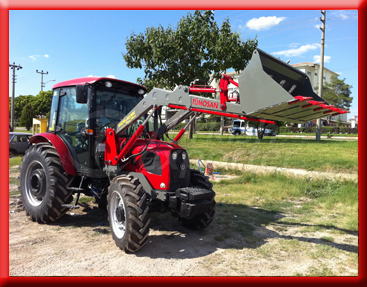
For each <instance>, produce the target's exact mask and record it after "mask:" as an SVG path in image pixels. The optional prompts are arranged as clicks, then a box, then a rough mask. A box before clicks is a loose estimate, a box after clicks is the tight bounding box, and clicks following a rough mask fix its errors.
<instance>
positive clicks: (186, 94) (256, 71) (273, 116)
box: [105, 49, 349, 165]
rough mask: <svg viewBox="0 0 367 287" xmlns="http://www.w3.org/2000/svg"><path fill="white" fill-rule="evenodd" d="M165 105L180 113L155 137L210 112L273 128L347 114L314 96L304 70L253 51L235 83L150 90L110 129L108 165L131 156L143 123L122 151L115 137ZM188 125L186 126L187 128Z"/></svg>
mask: <svg viewBox="0 0 367 287" xmlns="http://www.w3.org/2000/svg"><path fill="white" fill-rule="evenodd" d="M229 84H233V85H235V86H236V87H238V89H239V96H238V98H237V99H235V101H233V98H232V99H231V98H230V97H229V96H228V85H229ZM192 93H210V94H213V93H214V94H215V93H219V99H213V98H206V97H201V96H197V95H193V94H192ZM163 106H168V107H170V108H173V109H178V110H180V111H179V112H178V113H176V114H175V115H174V116H173V117H172V118H171V119H170V120H168V121H167V122H166V123H165V124H164V125H163V126H162V127H161V128H160V129H159V130H158V131H156V132H158V133H159V134H158V136H160V135H162V134H164V133H166V132H167V131H168V130H170V129H172V128H173V127H174V126H176V125H177V124H179V123H180V122H182V121H183V120H185V119H187V118H188V117H189V116H191V115H193V114H194V113H195V115H197V114H198V113H206V114H213V115H218V116H224V117H231V118H236V119H242V120H248V121H255V122H260V123H265V124H266V123H268V124H275V122H273V120H278V121H289V122H293V123H304V122H307V121H310V120H313V119H317V118H321V117H323V116H325V115H331V116H335V115H338V114H343V113H348V112H349V111H345V110H342V109H339V108H336V107H334V106H332V105H328V104H327V103H325V102H324V101H322V99H321V98H320V97H319V96H318V95H317V94H316V93H314V92H313V90H312V86H311V83H310V80H309V78H308V77H307V75H306V74H304V73H303V72H301V71H299V70H297V69H296V68H293V67H292V66H290V65H288V64H287V63H284V62H283V61H281V60H278V59H276V58H275V57H273V56H271V55H269V54H267V53H265V52H264V51H262V50H260V49H256V50H255V51H254V52H253V54H252V58H251V61H250V63H249V64H248V66H247V67H246V68H245V69H244V71H243V72H242V73H241V75H240V76H239V82H238V83H237V82H235V81H233V79H232V78H231V76H228V75H226V74H224V75H222V77H221V80H220V83H219V89H215V88H213V87H210V86H208V85H205V86H204V87H203V86H200V87H198V86H195V84H192V86H178V87H176V88H175V89H174V90H173V91H168V90H164V89H158V88H154V89H153V90H151V91H150V92H149V94H147V95H146V97H145V98H144V99H143V100H142V101H141V102H140V103H139V104H137V105H136V106H135V108H133V109H132V110H131V111H130V112H129V114H127V115H126V116H125V117H124V118H123V119H122V120H121V121H120V123H119V124H118V125H117V126H116V127H115V129H114V130H111V129H108V131H107V132H106V134H107V143H108V142H110V145H111V147H110V146H108V147H106V149H108V151H109V152H107V153H106V154H107V156H106V160H105V162H106V164H113V165H115V164H116V163H117V162H118V161H119V160H123V161H124V157H125V156H126V155H127V153H128V152H129V149H130V147H131V146H132V145H133V144H134V143H135V142H136V140H137V138H139V137H140V136H141V134H142V132H143V130H144V126H145V124H146V123H147V122H148V119H146V120H145V121H144V123H143V124H142V125H140V126H139V127H138V129H137V130H136V131H135V133H134V134H133V136H132V137H131V138H130V140H129V141H128V142H127V143H126V144H125V146H124V148H123V149H122V150H121V151H120V152H119V153H117V151H114V150H115V149H116V148H117V147H116V144H115V142H116V139H115V135H118V134H120V133H121V132H122V131H124V130H126V129H127V128H128V127H129V126H131V125H132V124H133V123H135V122H136V121H137V120H138V119H140V118H141V117H142V116H144V115H146V114H147V113H148V111H149V110H151V109H153V111H152V112H151V114H150V115H149V118H150V117H151V116H152V115H153V113H154V111H155V110H157V109H158V108H161V107H163ZM187 126H188V125H187ZM187 126H186V127H185V128H184V129H182V130H181V131H180V132H179V135H178V136H177V137H176V139H175V140H174V141H176V140H177V139H179V138H180V137H182V135H183V133H184V132H185V130H186V129H187ZM109 139H110V140H109Z"/></svg>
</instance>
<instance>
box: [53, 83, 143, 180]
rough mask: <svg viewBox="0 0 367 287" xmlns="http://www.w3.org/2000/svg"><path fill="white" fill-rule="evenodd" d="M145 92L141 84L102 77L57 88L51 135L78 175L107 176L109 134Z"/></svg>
mask: <svg viewBox="0 0 367 287" xmlns="http://www.w3.org/2000/svg"><path fill="white" fill-rule="evenodd" d="M145 92H146V88H145V87H143V86H140V85H137V84H133V83H129V82H125V81H121V80H115V79H110V78H99V77H88V78H79V79H74V80H70V81H65V82H61V83H58V84H56V85H54V86H53V99H52V105H51V111H50V118H49V125H48V132H49V133H54V134H55V135H57V136H58V137H60V138H61V140H62V141H63V142H64V143H65V145H66V146H67V149H68V150H69V152H70V154H71V157H72V158H73V161H74V167H75V170H76V172H77V173H78V174H86V175H88V176H93V177H105V176H106V175H105V173H104V172H103V171H102V168H101V164H100V162H101V158H102V157H103V152H104V147H103V145H102V144H101V143H102V141H103V138H104V135H105V130H106V128H114V127H115V126H116V125H117V124H118V123H119V121H120V120H121V119H122V118H124V117H125V116H126V115H127V114H128V113H129V112H130V111H131V110H132V109H133V108H134V107H135V106H136V105H137V104H138V103H139V102H140V101H141V99H142V98H143V95H144V94H145ZM102 162H103V160H102Z"/></svg>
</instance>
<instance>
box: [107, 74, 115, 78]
mask: <svg viewBox="0 0 367 287" xmlns="http://www.w3.org/2000/svg"><path fill="white" fill-rule="evenodd" d="M107 78H113V79H116V77H115V76H114V75H108V76H107Z"/></svg>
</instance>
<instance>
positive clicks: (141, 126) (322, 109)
mask: <svg viewBox="0 0 367 287" xmlns="http://www.w3.org/2000/svg"><path fill="white" fill-rule="evenodd" d="M229 83H232V84H234V85H235V86H237V87H238V88H239V94H238V92H237V95H236V97H235V100H233V101H232V98H231V97H230V96H229V95H228V85H229ZM192 93H211V94H213V93H219V99H214V98H205V97H200V96H195V95H193V94H192ZM145 94H146V88H145V87H143V86H140V85H137V84H133V83H129V82H126V81H121V80H116V79H111V78H100V77H88V78H79V79H74V80H70V81H66V82H62V83H59V84H56V85H54V86H53V99H52V105H51V111H50V118H49V124H48V132H47V133H41V134H37V135H35V136H33V137H32V138H31V139H30V142H31V143H32V144H33V145H32V146H31V147H30V148H29V149H28V150H27V151H26V154H25V156H24V157H23V159H22V165H21V167H20V191H21V196H22V201H23V205H24V207H25V210H26V213H27V215H29V216H30V218H31V219H32V220H33V221H36V222H39V223H48V222H52V221H55V220H57V219H58V218H60V217H61V216H63V215H64V214H65V213H66V212H67V211H68V210H70V209H73V208H78V200H79V196H80V194H81V193H83V194H85V195H89V196H93V197H95V199H96V202H97V203H98V205H99V207H100V208H103V209H107V211H108V219H109V222H110V227H111V231H112V236H113V238H114V240H115V242H116V245H117V246H118V247H120V248H121V249H123V250H124V251H130V252H135V251H137V250H138V249H140V248H141V247H142V246H144V244H145V243H146V242H147V237H148V233H149V221H150V220H149V212H151V211H160V212H164V211H170V212H171V213H172V215H173V216H176V217H178V219H179V220H180V221H181V222H182V224H183V225H185V226H187V227H189V228H195V229H203V228H206V227H208V225H209V224H210V223H211V222H212V220H213V217H214V214H215V199H214V198H215V192H214V191H213V189H212V186H213V185H212V183H210V182H209V179H208V177H206V176H204V175H203V174H201V173H200V172H199V171H198V170H192V169H190V163H189V157H188V154H187V152H186V151H185V149H184V148H182V147H181V146H179V145H178V141H179V140H180V138H181V137H182V135H183V134H184V132H185V131H186V129H187V127H188V125H189V124H190V122H191V121H192V120H194V119H195V118H196V117H197V116H198V115H199V114H200V113H208V114H215V115H222V116H226V117H232V118H237V119H245V120H251V121H257V122H260V123H261V124H273V123H274V122H273V121H272V120H287V121H292V122H305V121H309V120H312V119H315V118H318V117H322V116H323V115H324V114H325V113H333V115H334V114H336V113H344V112H345V111H342V110H339V109H337V108H334V107H332V106H329V105H326V104H324V102H322V101H321V99H320V98H319V97H318V96H317V95H316V94H315V93H314V92H313V91H312V88H311V85H310V82H309V80H308V78H307V76H306V75H305V74H303V73H302V72H300V71H298V70H296V69H294V68H293V67H291V66H289V65H287V64H286V63H283V62H282V61H279V60H277V59H275V58H273V57H272V56H270V55H268V54H266V53H265V52H263V51H261V50H259V49H257V50H255V51H254V54H253V58H252V60H251V62H250V64H249V65H248V66H247V68H246V69H245V70H244V71H243V73H242V74H241V76H240V78H239V83H237V82H234V81H233V80H232V79H231V77H229V76H227V75H223V76H222V79H221V81H220V89H219V90H216V89H215V88H212V87H208V86H204V87H198V86H196V85H195V84H192V85H191V86H179V87H177V88H176V89H175V90H174V91H167V90H163V89H157V88H155V89H153V90H152V91H151V92H150V93H149V94H147V95H145ZM162 106H168V107H170V108H173V109H176V110H177V112H176V113H175V114H174V116H172V117H171V118H170V119H168V120H167V121H166V122H165V123H162V121H161V107H162ZM188 118H191V120H190V121H189V122H188V123H187V125H186V127H185V128H183V129H182V130H181V131H180V132H179V133H178V135H176V137H175V138H174V139H171V138H170V137H169V135H168V131H169V130H171V129H172V128H174V127H175V126H176V125H177V124H179V123H180V122H182V121H184V120H186V119H188ZM264 118H265V119H267V120H264ZM164 136H165V137H166V139H167V141H163V139H164ZM74 196H75V200H74V202H73V199H74Z"/></svg>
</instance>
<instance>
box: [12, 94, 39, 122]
mask: <svg viewBox="0 0 367 287" xmlns="http://www.w3.org/2000/svg"><path fill="white" fill-rule="evenodd" d="M34 99H35V97H34V96H32V95H27V96H22V95H20V96H18V97H15V98H14V119H19V118H20V116H21V115H22V110H23V108H24V107H25V106H26V105H27V104H29V103H32V102H33V101H34ZM10 115H11V97H9V116H10Z"/></svg>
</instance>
